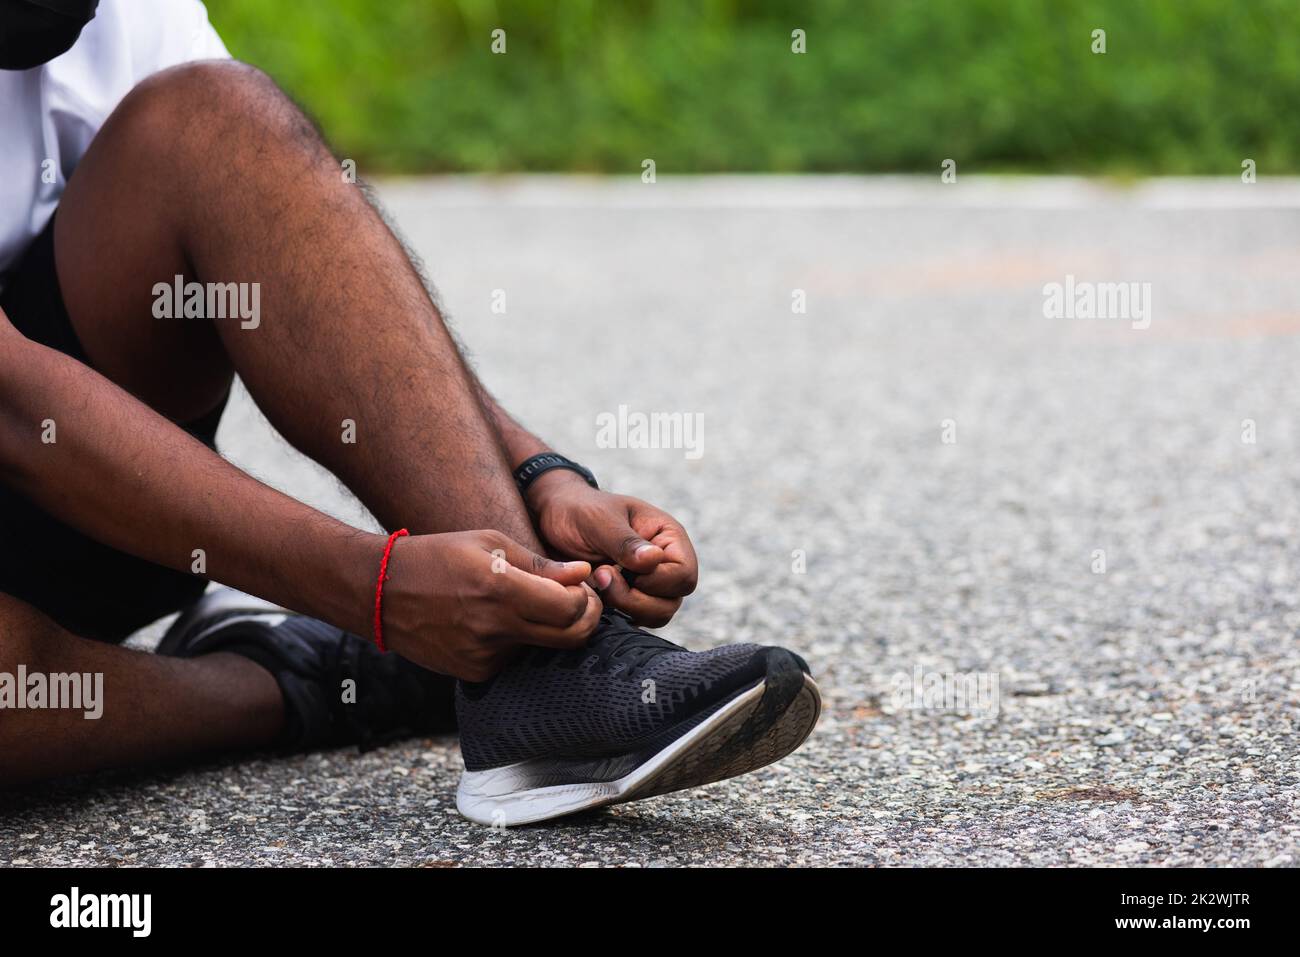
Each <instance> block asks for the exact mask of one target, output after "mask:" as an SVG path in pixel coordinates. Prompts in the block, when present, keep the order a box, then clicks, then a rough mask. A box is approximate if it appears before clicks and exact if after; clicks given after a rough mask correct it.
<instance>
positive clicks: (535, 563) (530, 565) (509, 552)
mask: <svg viewBox="0 0 1300 957" xmlns="http://www.w3.org/2000/svg"><path fill="white" fill-rule="evenodd" d="M493 545H494V547H493V548H492V549H491V551H492V555H493V556H494V557H502V558H504V559H505V560H506V562H508V563H509V564H510V565H513V566H514V567H515V568H518V569H520V570H521V571H524V572H527V573H528V574H530V575H537V576H540V577H541V578H548V579H550V580H551V581H554V582H559V583H560V584H561V585H579V584H581V583H582V582H583V580H584V579H586V578H587V576H589V575H590V574H591V565H590V564H589V563H588V562H557V561H555V560H554V559H551V558H547V557H546V556H545V555H539V554H537V553H536V552H535V551H533V550H532V549H530V548H525V547H524V546H523V545H520V544H519V543H518V542H516V541H515V540H514V539H512V538H508V537H506V536H502V537H501V538H500V539H499V540H498V541H495V542H494V543H493ZM492 570H493V571H495V572H500V571H504V568H502V567H501V566H500V564H499V563H496V562H494V563H493V569H492Z"/></svg>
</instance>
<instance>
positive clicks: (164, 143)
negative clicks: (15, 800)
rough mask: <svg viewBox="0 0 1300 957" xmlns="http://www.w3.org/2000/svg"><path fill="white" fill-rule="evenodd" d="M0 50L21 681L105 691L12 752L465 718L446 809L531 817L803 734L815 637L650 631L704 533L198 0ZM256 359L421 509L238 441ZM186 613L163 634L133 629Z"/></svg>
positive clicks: (315, 449) (92, 2) (182, 745)
mask: <svg viewBox="0 0 1300 957" xmlns="http://www.w3.org/2000/svg"><path fill="white" fill-rule="evenodd" d="M0 68H2V69H0V104H2V105H3V113H0V160H2V161H3V166H2V168H3V170H4V174H5V175H4V179H3V182H2V183H0V290H2V291H0V310H2V311H0V674H16V673H17V672H18V669H19V668H20V667H22V668H23V669H24V670H25V672H26V673H27V674H43V675H50V674H63V673H88V672H89V673H95V674H102V675H103V676H104V679H103V683H104V695H105V699H106V700H105V701H104V703H103V715H102V717H101V718H100V719H99V720H95V721H87V720H85V719H84V717H83V714H82V713H81V712H78V711H70V710H64V711H57V710H39V709H37V710H27V709H24V710H17V709H13V710H11V709H4V710H0V781H6V782H8V781H26V780H35V779H38V778H44V777H49V776H53V775H59V774H66V773H70V772H79V771H88V770H92V769H96V768H101V767H107V766H121V765H131V764H138V763H143V762H148V761H155V760H158V759H164V758H174V757H177V756H183V755H189V754H198V753H201V752H205V751H211V750H214V749H255V748H265V747H268V746H269V747H278V748H282V749H285V750H301V749H307V748H316V747H324V746H331V745H339V744H345V743H360V744H363V745H365V744H372V743H375V742H378V741H382V740H390V739H392V738H393V737H395V736H397V735H400V734H403V733H425V732H431V731H436V730H450V729H452V728H455V727H457V726H458V727H459V730H460V734H461V748H462V752H463V755H464V759H465V766H466V771H465V774H464V776H463V778H462V780H461V784H460V789H459V794H458V806H459V807H460V809H461V811H462V813H464V814H465V815H466V816H468V817H469V818H471V819H473V820H475V821H480V822H483V823H488V824H493V823H496V824H513V823H523V822H526V821H536V820H543V819H546V818H551V817H555V816H558V815H561V814H566V813H569V812H572V811H575V810H579V809H582V808H586V807H594V806H598V805H602V804H609V803H614V802H618V801H625V800H631V799H635V798H640V797H646V796H649V795H652V794H659V793H664V792H666V791H671V790H676V789H680V788H685V787H690V786H693V785H698V784H703V783H707V782H709V781H715V780H719V779H721V778H724V777H729V776H732V775H736V774H741V773H743V772H745V771H749V770H752V769H754V768H757V767H761V766H763V765H765V764H768V763H770V762H772V761H775V760H778V759H779V758H781V757H783V756H784V755H786V754H788V753H789V752H790V751H792V750H794V749H795V748H796V747H798V746H799V744H800V743H802V741H803V740H804V739H805V738H806V737H807V735H808V734H809V733H810V732H811V730H812V727H813V724H814V723H815V722H816V719H817V715H818V712H819V708H820V699H819V697H818V693H817V688H816V685H815V684H814V683H813V681H812V679H811V678H810V677H809V675H808V669H807V666H806V665H805V664H804V662H803V661H802V659H800V658H799V657H798V656H796V655H794V654H792V653H790V652H788V651H784V650H782V649H779V648H772V647H759V646H756V645H728V646H723V647H719V648H715V649H713V650H712V651H708V652H703V653H692V652H687V651H685V650H684V649H682V648H679V647H678V646H676V645H674V644H672V643H670V642H668V641H665V640H663V639H661V638H658V637H656V636H654V635H651V634H649V633H647V632H645V631H642V630H640V629H639V628H638V627H636V626H637V625H638V624H640V625H648V626H651V627H654V626H658V625H662V624H664V623H666V622H667V621H668V620H669V619H670V618H671V617H672V616H673V614H674V613H675V612H676V610H677V608H678V607H679V605H680V604H681V601H682V598H683V597H684V596H685V595H687V594H689V593H690V592H691V591H692V590H693V589H694V588H695V584H696V573H697V568H696V558H695V553H694V551H693V549H692V546H691V542H690V539H689V538H688V537H687V534H686V532H685V531H684V530H683V528H682V527H681V526H680V525H679V524H678V523H677V522H676V521H675V520H674V519H673V518H672V517H671V516H670V515H668V514H667V513H666V512H664V511H663V510H662V509H659V508H656V507H655V506H653V505H650V504H647V503H646V502H643V501H639V500H637V499H634V498H630V497H627V496H624V495H618V494H615V493H612V492H609V491H605V490H602V489H600V488H598V487H597V484H596V481H595V479H594V477H593V476H591V474H590V473H589V472H587V471H586V470H585V469H583V468H582V467H581V466H579V465H577V464H576V463H573V462H570V461H569V460H567V459H565V458H563V457H562V456H559V455H557V454H555V453H553V452H552V451H551V450H550V449H548V447H547V446H546V444H545V443H544V442H542V441H541V440H540V439H538V438H537V437H536V436H534V435H532V434H530V433H529V432H528V431H527V430H526V429H524V428H523V427H522V426H521V425H519V424H518V423H517V422H516V421H515V420H514V419H513V418H511V416H510V415H509V414H508V413H507V412H506V411H505V410H504V409H502V408H501V407H500V406H499V405H498V404H497V403H496V402H495V401H494V400H493V398H492V397H491V395H489V394H488V392H487V391H486V390H485V389H484V388H483V386H482V385H481V384H480V383H479V382H478V380H477V379H476V377H475V376H474V374H473V372H472V371H471V370H470V369H469V367H468V366H467V364H466V363H465V361H464V360H463V358H462V357H461V355H460V353H459V351H458V349H457V346H456V344H455V342H454V340H453V337H452V335H451V334H450V333H449V332H448V329H447V327H446V325H445V324H444V322H443V319H442V317H441V316H440V314H439V312H438V309H437V307H436V306H435V304H434V302H433V300H432V299H431V297H430V295H429V294H428V291H427V289H426V287H425V285H424V283H423V281H422V278H421V276H420V274H419V272H418V270H417V269H416V267H415V266H413V265H412V263H411V261H410V259H409V257H408V256H407V255H406V254H405V252H404V250H403V248H402V246H401V244H400V243H399V242H398V241H397V240H396V239H395V238H394V236H393V234H392V233H391V232H390V231H389V229H388V228H387V227H386V226H385V224H384V222H383V220H382V218H381V217H380V216H379V215H378V214H377V213H376V211H375V210H374V209H373V208H372V207H371V205H370V204H369V202H368V201H367V198H366V196H365V194H364V192H363V191H362V190H361V189H360V188H359V187H358V186H357V185H355V184H354V183H351V182H349V177H345V176H342V175H340V166H339V163H338V162H337V160H336V159H335V158H334V157H333V156H332V155H331V153H330V151H329V149H328V148H327V147H326V146H325V144H324V143H323V142H322V141H321V139H320V137H319V136H318V135H317V133H316V131H315V129H314V128H313V126H312V124H311V123H310V122H309V121H308V120H307V119H306V118H305V117H304V116H303V115H302V113H300V112H299V110H298V109H296V108H295V106H294V105H293V104H292V103H291V102H290V101H289V99H288V98H287V97H286V96H285V95H284V94H283V93H281V91H280V90H279V89H278V88H277V87H276V85H275V84H274V83H273V82H272V81H271V80H270V79H268V78H267V77H266V76H265V75H264V74H262V73H260V72H258V71H257V70H255V69H253V68H252V67H249V66H245V65H244V64H241V63H237V62H234V61H232V60H230V59H229V58H228V55H227V54H226V51H225V48H224V46H223V44H222V42H221V40H220V39H219V37H218V36H217V34H216V33H215V31H214V30H213V29H212V28H211V26H210V25H209V24H208V22H207V16H206V12H205V11H204V9H203V7H202V5H201V4H200V3H199V2H198V0H103V2H102V3H97V0H0ZM177 277H180V278H179V279H178V278H177ZM191 283H197V284H199V287H198V288H200V289H211V288H213V287H212V286H210V285H209V284H220V285H219V286H217V287H216V288H218V289H219V290H221V291H225V290H230V289H240V290H244V289H248V288H252V289H256V290H257V297H256V300H255V301H256V303H257V312H258V315H257V317H256V321H241V318H240V316H238V315H236V316H233V317H232V316H226V317H224V318H222V317H213V316H212V315H211V314H209V313H207V312H204V313H203V315H204V316H206V318H202V317H200V318H193V317H191V318H185V316H186V315H187V314H190V315H192V314H193V311H194V310H186V309H185V308H183V307H182V304H180V303H173V304H172V305H173V306H175V307H176V309H175V311H172V310H167V309H164V310H159V309H157V308H156V305H157V297H158V296H159V295H160V294H165V293H159V292H157V291H156V289H157V287H159V286H160V284H161V288H162V289H164V290H166V289H168V288H172V287H173V284H175V285H179V286H180V287H181V288H182V289H183V290H184V289H188V288H190V284H191ZM227 284H234V285H233V286H230V285H227ZM223 294H224V292H223ZM198 301H200V302H201V301H203V297H202V296H200V297H198ZM243 302H244V304H245V305H247V301H246V300H244V301H243ZM168 315H170V316H171V317H170V318H168ZM236 374H238V375H239V376H240V378H241V379H242V380H243V382H244V383H245V384H246V386H247V388H248V390H249V392H250V394H251V395H252V397H253V399H254V400H255V401H256V403H257V405H258V406H259V407H260V408H261V410H262V411H263V412H264V413H265V415H266V416H267V418H268V419H269V420H270V421H271V423H272V424H273V425H274V426H275V427H276V428H277V429H278V430H279V431H280V433H281V434H283V435H284V436H285V437H286V438H287V439H288V440H289V441H290V442H291V443H292V444H293V445H294V446H295V447H297V448H298V449H300V450H301V451H302V452H304V453H305V454H307V455H309V456H310V457H311V458H313V459H314V460H316V461H317V462H319V463H321V464H322V465H324V466H325V467H326V468H328V469H329V470H330V471H332V472H333V473H334V474H335V475H337V476H338V477H339V479H340V480H342V481H343V482H344V483H345V484H346V485H347V486H348V488H349V489H351V490H352V491H353V492H354V493H355V494H356V495H357V497H358V498H359V499H360V500H361V501H362V502H363V503H364V504H365V505H366V507H367V508H369V509H370V511H371V512H372V513H373V514H374V515H375V517H376V518H377V519H378V521H379V522H380V523H381V524H382V525H383V526H384V527H385V528H387V529H393V530H397V531H395V532H394V533H393V534H392V535H384V534H372V533H369V532H366V531H362V530H359V529H357V528H352V527H349V526H347V525H345V524H343V523H341V522H339V521H336V520H335V519H333V518H330V517H328V516H326V515H323V514H321V513H319V512H316V511H314V510H313V509H311V508H309V507H308V506H306V505H304V504H302V503H300V502H298V501H296V500H294V499H292V498H289V497H287V496H285V495H283V494H281V493H279V492H277V491H275V490H273V489H271V488H269V487H267V486H265V485H263V484H261V483H259V482H258V481H257V480H255V479H253V478H252V477H250V476H249V475H247V474H245V473H244V472H242V471H240V470H239V469H237V468H235V467H234V466H233V465H231V464H229V463H228V462H226V461H225V460H224V459H222V458H221V457H220V456H219V455H218V454H217V453H216V451H215V446H214V437H215V434H216V429H217V423H218V421H219V420H220V417H221V414H222V410H223V408H224V406H225V404H226V400H227V396H228V394H229V391H230V388H231V383H232V380H233V377H234V375H236ZM344 420H351V421H352V422H353V423H355V430H356V432H357V434H358V435H360V436H362V437H363V438H362V439H361V440H360V441H357V442H355V443H350V442H343V441H341V440H340V435H341V423H343V422H344ZM406 529H409V532H410V534H409V536H404V535H403V531H402V530H406ZM381 567H382V568H383V569H384V570H383V571H381ZM209 578H210V579H213V580H215V581H217V582H221V583H223V584H225V585H228V586H231V587H232V588H233V589H238V591H231V590H225V591H215V592H210V593H208V594H206V596H205V595H204V591H205V588H206V586H207V584H208V580H209ZM250 596H257V597H256V598H253V597H250ZM259 599H260V600H259ZM285 609H292V610H293V611H292V612H287V611H285ZM177 611H181V612H182V614H181V617H180V618H179V619H178V620H177V621H176V623H175V624H174V625H173V626H172V628H171V629H170V631H169V632H168V633H167V635H166V636H165V637H164V639H163V641H162V643H161V645H160V646H159V648H158V653H157V654H145V653H141V652H137V651H134V650H130V649H126V648H123V647H120V644H119V643H120V642H121V641H122V640H123V639H125V638H126V637H127V636H128V635H129V634H131V633H132V632H133V631H136V630H137V629H139V628H141V627H142V626H144V625H146V624H148V623H149V622H151V621H154V620H156V619H158V618H160V617H162V616H164V615H167V614H170V613H173V612H177ZM362 635H364V636H366V637H365V638H362V637H359V636H362ZM385 648H386V649H390V651H386V650H385ZM457 679H459V680H457ZM349 680H351V681H353V682H355V686H354V687H355V696H353V695H351V694H348V693H345V692H344V691H343V690H342V689H344V688H347V687H353V686H351V685H349V684H348V682H349ZM2 703H3V702H2V701H0V704H2Z"/></svg>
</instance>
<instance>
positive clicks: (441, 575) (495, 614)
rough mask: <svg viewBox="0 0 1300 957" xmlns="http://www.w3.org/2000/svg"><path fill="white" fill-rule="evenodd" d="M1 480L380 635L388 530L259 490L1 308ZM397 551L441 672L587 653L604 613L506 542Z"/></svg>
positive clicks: (392, 601)
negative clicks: (377, 600)
mask: <svg viewBox="0 0 1300 957" xmlns="http://www.w3.org/2000/svg"><path fill="white" fill-rule="evenodd" d="M47 421H49V422H50V423H52V426H53V438H54V441H53V442H45V441H42V433H43V432H46V427H45V425H44V423H45V422H47ZM0 480H3V481H4V482H5V483H6V484H8V485H10V486H12V487H13V488H15V489H17V490H18V491H19V492H21V493H22V494H24V495H25V496H27V497H28V498H30V499H31V500H32V501H33V502H35V503H37V504H38V505H40V506H41V507H42V508H44V509H46V510H47V511H49V512H51V513H52V514H54V515H57V516H58V517H59V518H61V519H62V520H63V521H65V522H67V523H68V524H69V525H72V526H73V527H75V528H77V529H79V530H80V531H82V532H84V533H85V534H87V535H89V536H90V537H92V538H94V539H96V540H98V541H100V542H103V543H104V544H106V545H109V546H111V547H113V548H117V549H119V550H121V551H125V552H128V553H130V554H133V555H137V556H139V557H141V558H145V559H148V560H150V561H153V562H156V563H158V564H160V565H165V566H167V567H169V568H174V569H177V570H179V571H189V570H190V568H191V564H192V562H193V560H194V558H193V551H194V549H196V548H201V549H203V551H204V554H205V556H206V561H207V574H208V575H209V576H210V577H212V578H214V579H216V580H217V581H220V582H223V583H225V584H227V585H232V586H234V587H235V588H239V589H241V590H243V591H246V592H249V593H250V594H254V595H258V596H260V597H262V598H266V599H268V600H270V601H273V602H276V603H278V604H281V605H283V606H284V607H286V608H292V609H294V610H295V611H300V612H303V613H304V614H307V615H310V616H312V617H315V618H320V619H322V620H324V621H328V622H330V623H331V624H333V625H336V626H338V627H340V628H344V629H347V630H348V631H352V632H355V633H357V634H360V635H366V636H368V635H369V634H370V633H371V627H372V614H373V609H374V587H375V576H376V574H377V572H378V569H379V559H380V555H381V553H382V552H383V548H384V543H385V540H386V539H385V536H383V535H376V534H371V533H367V532H362V531H360V530H358V529H355V528H352V527H351V526H348V525H345V524H344V523H342V522H339V521H337V520H335V519H333V518H331V517H329V516H327V515H324V514H322V513H320V512H317V511H315V510H314V509H312V508H310V507H308V506H306V505H304V504H302V503H301V502H298V501H296V500H295V499H292V498H290V497H288V496H286V495H283V494H281V493H280V492H277V491H276V490H274V489H272V488H270V487H269V486H266V485H263V484H262V483H261V482H258V481H257V480H256V479H254V478H252V477H251V476H249V475H247V474H246V473H244V472H242V471H240V470H239V469H237V468H235V467H234V466H233V465H231V464H230V463H229V462H227V461H226V460H225V459H223V458H221V456H219V455H217V454H216V453H215V452H213V451H212V450H211V449H209V448H208V447H207V446H205V445H203V444H202V443H201V442H199V441H197V440H196V439H194V438H193V437H191V436H190V435H188V434H186V433H185V432H184V431H182V430H181V429H179V428H177V427H176V426H175V425H173V424H172V423H170V422H168V421H167V420H166V419H164V418H163V417H162V416H160V415H158V414H157V413H155V412H154V411H153V410H151V409H149V408H148V407H147V406H145V405H144V404H143V403H141V402H139V401H137V400H136V399H134V398H133V397H132V396H130V395H129V394H127V393H126V392H125V391H123V390H122V389H119V388H118V387H117V386H116V385H114V384H113V383H111V382H109V381H108V380H107V379H105V378H104V377H103V376H101V375H99V374H98V373H97V372H95V371H94V370H93V369H90V368H88V367H87V366H84V365H82V364H81V363H79V362H77V361H76V360H74V359H71V358H69V357H68V356H65V355H63V354H61V353H59V352H56V351H54V350H52V349H47V348H46V347H44V346H41V345H38V344H36V343H34V342H31V341H30V340H28V339H26V338H24V337H23V336H22V335H20V334H19V333H18V332H17V330H15V329H14V328H13V326H12V325H10V324H9V322H8V319H7V318H6V317H5V316H4V313H3V312H0ZM398 551H399V552H400V553H401V558H400V559H399V560H397V561H396V563H395V566H396V567H395V569H394V570H393V571H392V572H391V575H392V580H391V581H390V582H389V583H388V585H387V586H386V587H385V590H384V628H385V634H386V636H387V637H388V643H389V646H390V647H391V648H393V650H395V651H398V652H400V653H401V654H403V655H404V656H406V657H408V658H411V659H412V660H414V661H416V662H418V663H420V664H423V665H425V666H426V667H428V668H431V669H433V670H436V671H440V672H443V673H444V674H452V675H455V676H457V677H463V678H467V679H469V680H482V679H483V678H485V677H487V676H488V675H490V674H491V673H493V671H494V670H496V669H497V668H498V667H499V666H500V665H501V664H502V663H503V662H504V661H505V660H507V659H508V657H509V655H510V653H511V651H512V649H513V646H514V645H517V644H521V643H530V644H542V645H551V646H555V647H572V646H574V645H581V644H582V642H583V640H584V639H585V638H586V636H587V635H588V634H590V633H591V631H592V629H593V628H594V627H595V625H596V623H597V621H598V619H599V609H600V603H599V602H598V601H597V600H596V599H595V596H594V595H592V594H591V593H590V592H589V591H588V590H587V589H585V588H584V587H583V586H582V585H581V582H582V581H583V579H585V578H586V577H587V576H588V575H589V574H590V573H591V568H590V566H589V565H587V563H585V562H576V563H568V564H562V563H558V562H553V561H549V560H547V559H545V558H543V557H541V556H534V555H532V554H531V553H530V552H528V551H527V549H525V548H523V546H521V545H518V544H516V543H514V542H512V541H510V540H509V539H507V538H506V537H505V536H504V535H501V534H500V533H498V532H494V531H488V530H485V531H470V532H456V533H450V534H444V535H419V536H414V537H412V538H410V539H403V540H402V543H401V545H400V546H398ZM502 555H504V558H505V561H504V562H502V561H501V560H500V556H502Z"/></svg>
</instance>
